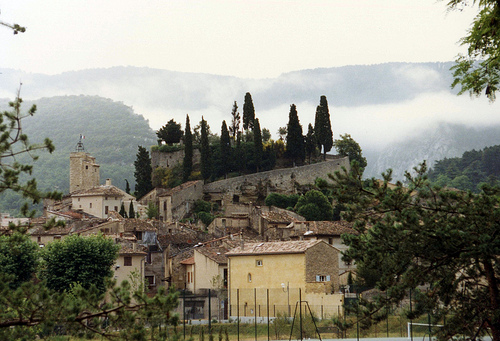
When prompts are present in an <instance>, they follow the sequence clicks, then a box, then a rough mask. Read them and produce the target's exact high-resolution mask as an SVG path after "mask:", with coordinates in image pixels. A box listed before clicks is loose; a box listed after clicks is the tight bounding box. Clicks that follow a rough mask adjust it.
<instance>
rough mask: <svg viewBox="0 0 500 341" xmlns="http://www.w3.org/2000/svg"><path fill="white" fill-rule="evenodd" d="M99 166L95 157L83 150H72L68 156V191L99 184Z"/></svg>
mask: <svg viewBox="0 0 500 341" xmlns="http://www.w3.org/2000/svg"><path fill="white" fill-rule="evenodd" d="M99 167H100V166H99V165H98V164H97V163H96V161H95V157H93V156H90V154H88V153H85V152H84V151H76V152H72V153H71V154H70V156H69V192H70V193H73V192H76V191H82V190H87V189H89V188H92V187H95V186H99V182H100V175H99Z"/></svg>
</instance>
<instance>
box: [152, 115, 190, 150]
mask: <svg viewBox="0 0 500 341" xmlns="http://www.w3.org/2000/svg"><path fill="white" fill-rule="evenodd" d="M183 134H184V132H183V131H182V129H181V125H180V123H176V122H175V121H174V120H173V119H171V120H170V121H168V122H167V124H166V125H164V126H163V127H161V128H160V129H159V130H158V131H157V132H156V135H157V136H158V139H160V140H162V141H164V142H165V143H166V144H169V145H171V144H173V143H179V142H180V140H181V138H182V136H183Z"/></svg>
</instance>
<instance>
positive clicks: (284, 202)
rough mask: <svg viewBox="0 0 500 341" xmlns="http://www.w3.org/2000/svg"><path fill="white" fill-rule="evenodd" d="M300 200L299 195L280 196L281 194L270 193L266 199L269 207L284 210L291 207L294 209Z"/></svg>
mask: <svg viewBox="0 0 500 341" xmlns="http://www.w3.org/2000/svg"><path fill="white" fill-rule="evenodd" d="M298 200H299V195H298V194H291V195H286V194H279V193H269V194H268V195H267V197H266V199H265V201H264V202H265V204H266V205H267V206H276V207H280V208H284V209H288V208H289V207H294V206H295V205H296V204H297V201H298Z"/></svg>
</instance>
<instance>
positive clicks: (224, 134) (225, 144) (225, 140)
mask: <svg viewBox="0 0 500 341" xmlns="http://www.w3.org/2000/svg"><path fill="white" fill-rule="evenodd" d="M230 159H231V143H230V139H229V130H228V129H227V125H226V121H222V127H221V134H220V160H221V170H222V173H223V174H224V175H226V174H227V173H228V172H229V171H230V166H229V164H230V162H229V161H230Z"/></svg>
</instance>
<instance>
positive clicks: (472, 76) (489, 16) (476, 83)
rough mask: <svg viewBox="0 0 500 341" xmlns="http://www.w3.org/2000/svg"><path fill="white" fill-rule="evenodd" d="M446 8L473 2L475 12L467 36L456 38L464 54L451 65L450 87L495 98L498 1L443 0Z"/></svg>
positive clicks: (499, 72) (499, 70) (499, 74)
mask: <svg viewBox="0 0 500 341" xmlns="http://www.w3.org/2000/svg"><path fill="white" fill-rule="evenodd" d="M447 1H448V4H447V5H448V7H449V8H450V9H456V10H461V9H462V7H463V6H470V5H477V6H478V8H479V13H478V14H477V15H476V17H475V18H474V20H473V21H472V25H471V28H470V29H469V31H468V33H467V35H466V36H465V37H463V38H462V39H461V40H460V43H461V45H465V46H467V54H465V55H459V56H458V57H457V60H456V65H455V66H454V67H452V70H453V72H454V73H453V75H454V81H453V84H452V86H453V87H456V86H459V87H460V91H459V94H462V93H465V92H468V93H470V94H471V95H476V96H480V95H481V94H483V92H484V94H485V95H486V96H487V97H488V98H489V99H490V100H492V101H493V100H495V98H496V92H497V91H498V85H499V80H500V35H499V34H498V32H500V3H499V2H498V1H496V0H481V1H478V0H447Z"/></svg>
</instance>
